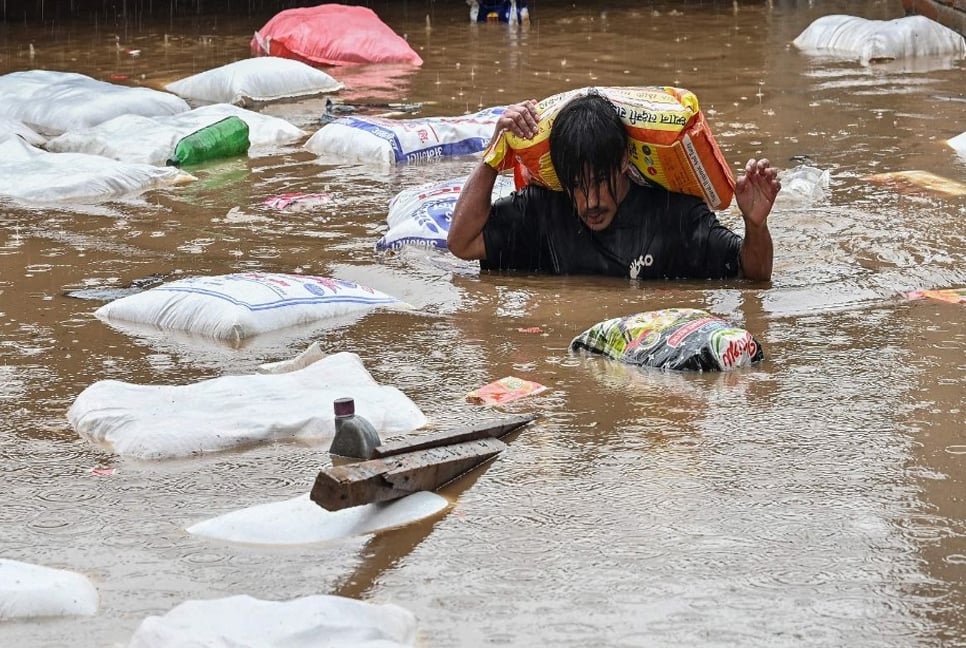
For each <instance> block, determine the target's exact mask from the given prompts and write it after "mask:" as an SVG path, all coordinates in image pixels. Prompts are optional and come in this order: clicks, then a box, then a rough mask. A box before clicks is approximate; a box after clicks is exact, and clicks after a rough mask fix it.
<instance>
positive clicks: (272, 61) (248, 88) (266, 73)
mask: <svg viewBox="0 0 966 648" xmlns="http://www.w3.org/2000/svg"><path fill="white" fill-rule="evenodd" d="M342 88H343V85H342V84H341V83H339V82H338V81H336V80H335V79H333V78H332V77H331V76H329V75H328V74H326V73H325V72H323V71H322V70H317V69H316V68H314V67H312V66H310V65H306V64H305V63H302V62H301V61H294V60H292V59H285V58H280V57H277V56H265V57H258V58H251V59H244V60H241V61H235V62H234V63H229V64H227V65H222V66H221V67H218V68H215V69H213V70H207V71H206V72H199V73H198V74H195V75H193V76H190V77H186V78H184V79H181V80H180V81H175V82H173V83H169V84H168V85H166V86H165V89H166V90H168V91H170V92H173V93H175V94H176V95H178V96H181V97H184V98H185V99H191V100H193V101H204V102H210V103H233V104H240V105H247V104H249V103H251V102H262V101H276V100H279V99H291V98H294V97H308V96H313V95H318V94H324V93H329V92H337V91H339V90H341V89H342Z"/></svg>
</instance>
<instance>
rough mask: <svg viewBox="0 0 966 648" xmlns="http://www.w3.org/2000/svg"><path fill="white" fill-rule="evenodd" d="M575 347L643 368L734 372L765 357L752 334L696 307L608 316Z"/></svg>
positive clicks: (576, 341) (579, 338)
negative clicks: (609, 317)
mask: <svg viewBox="0 0 966 648" xmlns="http://www.w3.org/2000/svg"><path fill="white" fill-rule="evenodd" d="M570 349H571V350H572V351H577V350H579V349H584V350H586V351H589V352H590V353H599V354H601V355H605V356H607V357H609V358H614V359H615V360H620V361H621V362H626V363H628V364H634V365H639V366H641V367H656V368H658V369H675V370H688V369H691V370H697V371H729V370H731V369H736V368H738V367H745V366H748V365H750V364H752V363H755V362H759V361H760V360H762V359H763V358H764V357H765V354H764V351H763V350H762V348H761V345H760V344H758V342H757V341H756V340H755V338H753V337H752V335H751V333H749V332H748V331H746V330H744V329H741V328H737V327H734V326H731V325H730V324H728V323H727V322H725V321H724V320H722V319H719V318H717V317H712V316H711V315H710V314H709V313H706V312H705V311H701V310H695V309H693V308H667V309H664V310H657V311H648V312H646V313H637V314H635V315H628V316H627V317H617V318H614V319H610V320H606V321H603V322H600V323H598V324H595V325H594V326H592V327H590V328H589V329H587V330H586V331H584V332H583V333H581V334H580V335H578V336H577V337H575V338H574V339H573V340H572V341H571V342H570Z"/></svg>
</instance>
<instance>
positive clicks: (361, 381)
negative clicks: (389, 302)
mask: <svg viewBox="0 0 966 648" xmlns="http://www.w3.org/2000/svg"><path fill="white" fill-rule="evenodd" d="M343 397H349V398H354V399H355V406H356V413H357V414H359V415H361V416H363V417H365V418H366V419H368V420H369V422H370V423H372V425H373V427H375V429H376V431H377V432H378V433H379V436H380V438H383V437H384V436H389V435H392V434H401V433H404V432H411V431H413V430H415V429H417V428H419V427H421V426H423V425H425V423H426V417H425V416H424V415H423V413H422V412H421V411H420V410H419V408H418V407H417V406H416V404H415V403H413V402H412V401H411V400H409V398H408V397H407V396H406V395H405V394H403V393H402V392H401V391H399V390H398V389H397V388H395V387H391V386H386V385H380V384H379V383H377V382H376V381H375V380H374V379H373V377H372V376H371V375H370V374H369V372H368V371H366V369H365V367H364V366H363V364H362V360H360V359H359V356H357V355H356V354H354V353H345V352H342V353H335V354H333V355H330V356H327V357H325V358H322V359H321V360H318V361H317V362H313V363H312V364H310V365H308V366H307V367H305V368H304V369H300V370H298V371H290V372H287V373H280V374H254V375H244V376H222V377H219V378H212V379H210V380H204V381H201V382H199V383H194V384H189V385H135V384H132V383H126V382H121V381H118V380H101V381H98V382H96V383H94V384H93V385H91V386H90V387H88V388H87V389H85V390H84V391H82V392H81V393H80V395H78V396H77V398H76V399H75V400H74V402H73V404H72V405H71V406H70V409H69V410H68V411H67V420H68V421H69V423H70V425H71V427H73V428H74V430H75V431H76V432H77V433H78V434H79V435H80V436H81V437H83V438H85V439H87V440H88V441H90V442H92V443H95V444H99V445H106V446H108V447H109V448H111V449H112V450H113V451H114V452H115V453H117V454H119V455H122V456H127V457H135V458H138V459H166V458H171V457H186V456H189V455H193V454H199V453H203V452H215V451H219V450H227V449H229V448H236V447H241V446H248V445H253V444H256V443H262V442H278V441H305V442H312V443H315V442H324V441H330V440H331V439H332V437H333V436H334V435H335V415H334V413H333V406H332V403H333V401H335V399H337V398H343Z"/></svg>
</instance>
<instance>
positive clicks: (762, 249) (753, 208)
mask: <svg viewBox="0 0 966 648" xmlns="http://www.w3.org/2000/svg"><path fill="white" fill-rule="evenodd" d="M781 188H782V185H781V182H779V181H778V169H774V168H772V166H771V163H770V162H769V161H768V160H765V159H762V160H754V159H752V160H748V163H747V164H745V174H744V175H743V176H741V177H739V178H738V182H737V183H736V187H735V199H736V201H737V203H738V209H740V210H741V217H742V218H743V219H744V221H745V237H744V241H743V242H742V244H741V269H742V272H743V274H744V276H745V277H747V278H748V279H754V280H757V281H768V280H769V279H771V270H772V263H773V258H774V248H773V246H772V240H771V232H769V231H768V214H770V213H771V208H772V205H774V204H775V198H776V197H777V196H778V192H779V191H781Z"/></svg>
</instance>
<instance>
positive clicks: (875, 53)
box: [792, 15, 966, 64]
mask: <svg viewBox="0 0 966 648" xmlns="http://www.w3.org/2000/svg"><path fill="white" fill-rule="evenodd" d="M792 43H793V44H794V45H795V46H796V47H797V48H798V49H800V50H802V51H805V52H808V53H814V54H832V55H839V56H846V57H848V58H854V59H857V60H859V61H860V62H862V64H868V63H874V62H881V61H893V60H897V59H903V58H913V57H924V56H950V57H953V58H955V59H962V58H964V57H966V39H964V38H963V37H962V36H961V35H960V34H958V33H956V32H954V31H953V30H952V29H949V28H948V27H945V26H943V25H941V24H939V23H938V22H936V21H934V20H930V19H929V18H926V17H925V16H906V17H904V18H896V19H895V20H867V19H865V18H857V17H855V16H843V15H830V16H822V17H821V18H818V19H817V20H815V21H814V22H812V24H811V25H809V26H808V27H807V28H806V29H805V31H803V32H802V33H801V34H799V36H798V38H796V39H795V40H794V41H792Z"/></svg>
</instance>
